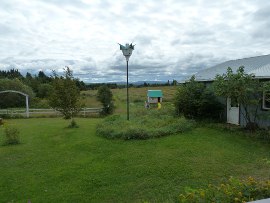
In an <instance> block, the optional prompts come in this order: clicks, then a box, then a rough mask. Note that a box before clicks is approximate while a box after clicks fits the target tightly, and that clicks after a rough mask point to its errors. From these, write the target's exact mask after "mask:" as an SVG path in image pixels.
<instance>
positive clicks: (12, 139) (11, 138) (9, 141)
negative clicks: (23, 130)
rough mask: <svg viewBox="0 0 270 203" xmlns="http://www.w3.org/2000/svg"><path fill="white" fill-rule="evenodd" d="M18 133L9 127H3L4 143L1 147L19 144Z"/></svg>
mask: <svg viewBox="0 0 270 203" xmlns="http://www.w3.org/2000/svg"><path fill="white" fill-rule="evenodd" d="M19 135H20V131H19V130H18V129H17V128H15V127H11V126H5V128H4V136H5V138H4V142H3V145H14V144H19V143H20V136H19Z"/></svg>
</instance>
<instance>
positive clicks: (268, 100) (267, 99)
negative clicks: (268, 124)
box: [263, 91, 270, 110]
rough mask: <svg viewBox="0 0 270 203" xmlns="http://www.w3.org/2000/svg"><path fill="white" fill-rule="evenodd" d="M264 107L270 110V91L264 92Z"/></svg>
mask: <svg viewBox="0 0 270 203" xmlns="http://www.w3.org/2000/svg"><path fill="white" fill-rule="evenodd" d="M263 109H265V110H270V91H265V92H264V93H263Z"/></svg>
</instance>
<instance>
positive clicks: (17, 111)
mask: <svg viewBox="0 0 270 203" xmlns="http://www.w3.org/2000/svg"><path fill="white" fill-rule="evenodd" d="M101 111H102V108H82V109H81V111H80V112H79V113H78V114H79V115H82V116H88V115H90V114H98V113H100V112H101ZM0 115H10V116H11V117H12V116H16V115H21V116H26V110H25V109H0ZM45 115H55V116H59V115H60V112H58V111H56V110H54V109H29V117H38V116H45Z"/></svg>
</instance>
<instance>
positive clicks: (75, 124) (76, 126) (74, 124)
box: [68, 119, 79, 128]
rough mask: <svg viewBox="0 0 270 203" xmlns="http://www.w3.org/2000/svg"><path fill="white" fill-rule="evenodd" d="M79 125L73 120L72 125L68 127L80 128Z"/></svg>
mask: <svg viewBox="0 0 270 203" xmlns="http://www.w3.org/2000/svg"><path fill="white" fill-rule="evenodd" d="M78 127H79V125H78V124H77V123H76V121H75V120H74V119H72V120H71V122H70V124H69V125H68V128H78Z"/></svg>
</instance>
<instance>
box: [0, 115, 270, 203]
mask: <svg viewBox="0 0 270 203" xmlns="http://www.w3.org/2000/svg"><path fill="white" fill-rule="evenodd" d="M100 121H101V119H77V123H78V124H79V125H80V128H78V129H67V128H64V127H65V126H67V125H68V122H67V121H64V120H62V119H59V118H47V119H41V118H40V119H18V120H8V123H9V124H10V125H11V124H13V125H14V126H16V127H18V128H19V129H20V131H21V139H22V144H20V145H16V146H0V174H1V175H0V188H1V189H0V202H12V201H14V202H27V200H31V202H141V201H150V202H166V201H168V202H173V201H174V200H175V199H176V198H177V196H178V195H179V194H180V193H181V192H182V191H183V190H184V188H185V187H188V186H190V187H196V188H200V187H204V186H205V185H207V184H208V183H219V182H220V181H222V179H223V178H228V177H229V176H234V177H238V178H245V177H248V176H253V177H255V178H257V179H270V170H269V168H270V165H269V163H268V162H267V160H270V146H269V145H267V144H263V143H261V142H259V141H256V140H252V139H248V138H246V137H244V136H239V135H236V134H234V133H226V132H222V131H218V130H214V129H209V128H206V127H205V128H197V129H195V130H193V131H191V132H189V133H185V134H179V135H173V136H169V137H163V138H160V139H150V140H140V141H138V140H133V141H123V140H107V139H105V138H101V137H98V136H96V135H95V126H96V124H97V123H98V122H100ZM1 128H2V127H1ZM1 128H0V137H2V134H3V129H1Z"/></svg>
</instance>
